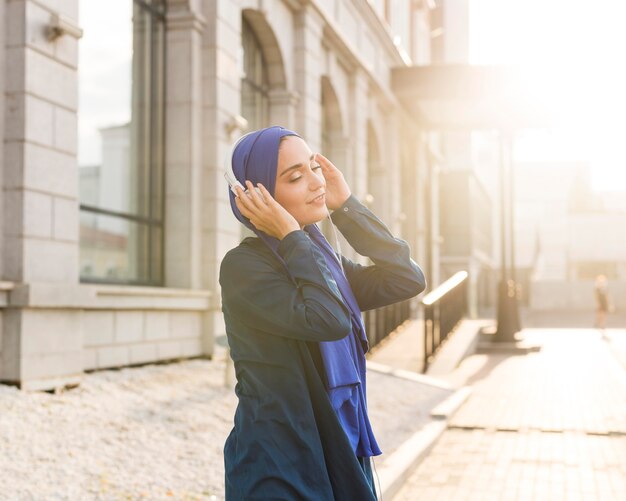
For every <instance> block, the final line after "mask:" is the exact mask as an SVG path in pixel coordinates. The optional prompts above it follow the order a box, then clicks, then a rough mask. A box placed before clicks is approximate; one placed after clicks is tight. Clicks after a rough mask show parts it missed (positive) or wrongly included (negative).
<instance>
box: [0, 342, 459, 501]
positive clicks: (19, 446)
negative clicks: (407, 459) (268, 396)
mask: <svg viewBox="0 0 626 501" xmlns="http://www.w3.org/2000/svg"><path fill="white" fill-rule="evenodd" d="M224 371H225V362H224V352H221V353H220V354H219V355H218V356H216V358H215V359H214V360H212V361H210V360H187V361H183V362H178V363H172V364H167V365H148V366H144V367H139V368H125V369H121V370H109V371H100V372H95V373H92V374H88V375H86V376H85V377H84V379H83V382H82V383H81V385H80V386H79V387H77V388H74V389H72V390H67V391H64V392H60V393H56V394H53V393H45V392H32V393H31V392H22V391H19V390H17V389H16V388H13V387H10V386H5V385H0V499H2V500H5V499H7V500H31V499H32V500H37V501H39V500H44V499H45V500H72V501H74V500H84V499H95V500H119V499H149V500H161V499H167V500H171V499H180V500H196V499H202V500H212V499H214V500H221V499H223V491H224V479H223V475H224V469H223V457H222V448H223V445H224V441H225V439H226V437H227V436H228V433H229V432H230V429H231V428H232V423H233V415H234V410H235V407H236V404H237V399H236V397H235V394H234V392H233V390H232V389H230V388H225V387H224V386H223V381H224ZM449 393H450V392H449V391H446V390H441V389H438V388H432V387H430V386H426V385H422V384H420V383H416V382H414V381H409V380H405V379H399V378H396V377H393V376H389V375H386V374H380V373H375V372H373V371H370V372H369V373H368V399H369V408H370V417H371V420H372V426H373V428H374V432H375V433H376V436H377V438H378V440H379V443H380V446H381V448H382V449H383V452H384V453H385V454H384V455H383V456H382V457H380V458H378V459H377V461H376V462H377V464H378V465H380V464H382V463H384V458H385V457H386V456H388V455H389V454H390V453H391V452H393V450H394V449H395V448H397V447H398V446H399V445H400V444H401V443H402V441H404V440H405V439H406V438H408V437H409V436H410V435H411V434H412V433H413V432H415V431H416V430H417V429H419V428H420V427H421V426H422V425H423V424H424V423H425V422H426V421H427V420H428V412H429V411H430V409H431V408H432V407H433V406H434V405H436V404H437V403H438V402H440V401H441V400H442V399H443V398H445V397H446V396H447V395H449Z"/></svg>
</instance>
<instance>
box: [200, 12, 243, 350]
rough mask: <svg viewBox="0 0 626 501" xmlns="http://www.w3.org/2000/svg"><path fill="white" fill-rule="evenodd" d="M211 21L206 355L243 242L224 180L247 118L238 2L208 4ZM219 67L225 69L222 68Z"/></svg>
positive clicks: (206, 108)
mask: <svg viewBox="0 0 626 501" xmlns="http://www.w3.org/2000/svg"><path fill="white" fill-rule="evenodd" d="M203 14H204V17H205V18H206V20H207V26H206V29H205V30H204V35H203V39H202V67H203V71H202V91H203V97H202V103H203V108H202V110H203V113H202V145H203V151H202V209H201V210H202V215H203V219H202V247H201V248H202V258H201V261H202V288H204V289H208V290H210V291H212V293H213V294H212V300H211V308H210V311H209V312H208V314H207V317H206V329H205V330H206V335H205V353H206V354H212V353H213V349H214V342H215V340H216V339H220V338H223V336H224V335H225V329H224V321H223V316H222V311H221V299H220V292H219V280H218V279H219V267H220V263H221V261H222V258H223V257H224V255H225V254H226V252H228V250H229V249H231V248H233V247H235V246H236V245H237V244H238V243H239V240H240V234H241V230H240V226H241V225H240V223H239V222H238V221H237V220H236V219H235V218H234V217H233V215H232V212H231V208H230V202H229V199H228V185H227V183H226V181H225V180H224V174H223V173H224V169H223V163H224V157H225V155H226V154H227V152H228V151H229V148H230V145H231V143H232V141H233V140H234V138H235V137H236V136H237V135H240V134H241V133H242V132H243V131H242V130H240V129H238V128H237V127H236V122H235V121H234V117H236V116H237V115H241V74H240V72H239V63H240V61H239V50H240V48H241V10H240V8H239V6H238V5H237V3H236V2H234V1H233V0H217V1H210V2H203ZM218 69H219V70H218Z"/></svg>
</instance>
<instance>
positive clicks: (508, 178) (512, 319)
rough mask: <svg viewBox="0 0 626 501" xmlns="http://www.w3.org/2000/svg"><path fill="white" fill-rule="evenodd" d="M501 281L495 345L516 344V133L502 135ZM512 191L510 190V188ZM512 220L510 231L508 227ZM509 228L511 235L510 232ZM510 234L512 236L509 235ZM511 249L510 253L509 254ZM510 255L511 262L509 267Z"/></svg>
mask: <svg viewBox="0 0 626 501" xmlns="http://www.w3.org/2000/svg"><path fill="white" fill-rule="evenodd" d="M499 143H500V246H501V249H500V250H501V252H500V280H499V282H498V310H497V317H496V318H497V322H498V324H497V328H496V334H495V336H494V338H493V341H495V342H506V343H515V342H516V341H517V339H516V338H515V334H516V333H517V332H518V331H519V330H520V319H519V305H518V298H517V284H516V282H515V278H516V276H515V239H514V200H513V195H514V179H513V165H512V164H513V162H512V154H511V151H512V134H511V132H510V131H508V130H502V131H501V132H500V141H499ZM507 188H508V189H507ZM507 219H508V228H507ZM507 229H508V232H507ZM507 233H508V234H507ZM507 247H508V250H509V252H508V253H507ZM507 254H508V255H509V263H508V267H507Z"/></svg>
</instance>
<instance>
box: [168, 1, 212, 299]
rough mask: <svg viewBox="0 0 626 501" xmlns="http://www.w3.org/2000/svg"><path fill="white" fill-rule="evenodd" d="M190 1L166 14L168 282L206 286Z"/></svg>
mask: <svg viewBox="0 0 626 501" xmlns="http://www.w3.org/2000/svg"><path fill="white" fill-rule="evenodd" d="M204 25H205V21H204V17H203V16H202V15H201V14H200V13H199V12H198V11H195V10H193V9H192V7H191V6H190V2H188V1H176V2H173V1H170V4H169V6H168V13H167V62H166V64H167V85H166V90H167V96H166V116H167V121H166V133H165V137H166V148H165V151H166V158H165V178H166V182H165V189H166V193H165V200H166V211H165V257H166V261H165V285H166V286H168V287H183V288H190V289H199V288H201V287H202V272H201V251H202V248H201V239H202V204H201V201H202V191H201V188H202V182H201V180H202V128H201V127H202V52H201V51H202V30H203V28H204Z"/></svg>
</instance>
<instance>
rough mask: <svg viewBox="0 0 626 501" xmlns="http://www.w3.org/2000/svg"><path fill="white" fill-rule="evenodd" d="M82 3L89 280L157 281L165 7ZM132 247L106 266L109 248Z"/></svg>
mask: <svg viewBox="0 0 626 501" xmlns="http://www.w3.org/2000/svg"><path fill="white" fill-rule="evenodd" d="M79 1H80V23H81V26H82V27H83V28H84V36H83V38H82V39H81V45H80V56H79V113H78V114H79V154H78V157H79V158H78V161H79V167H80V170H79V172H80V195H79V196H80V203H81V252H85V253H86V254H85V255H81V278H84V279H87V280H90V279H98V280H109V279H110V280H111V281H118V280H128V281H137V280H139V281H142V282H144V283H155V282H158V281H159V280H161V278H162V277H161V268H162V261H163V256H162V252H163V249H162V230H161V225H162V221H163V218H164V214H163V211H164V208H163V204H164V199H163V177H164V176H163V165H164V155H163V145H164V143H165V141H164V97H165V96H164V80H165V78H164V77H165V20H164V16H163V14H164V10H165V3H164V1H162V0H151V1H145V0H135V1H133V0H109V1H107V2H92V1H89V0H79ZM83 239H85V241H84V242H82V240H83ZM124 239H125V240H124ZM122 240H124V242H125V243H124V244H123V246H122V248H120V249H118V250H117V251H116V252H117V253H116V254H115V253H114V254H115V256H117V257H116V259H114V260H113V261H111V260H110V259H109V261H110V262H108V264H106V265H105V264H103V259H102V255H106V256H108V257H109V258H110V256H111V255H112V252H113V251H112V249H111V248H109V247H107V245H108V246H110V245H113V242H118V243H119V242H120V241H122ZM103 249H105V250H103ZM96 250H97V254H98V258H97V259H96V258H95V257H94V252H96ZM120 256H125V257H124V259H122V258H121V257H120ZM107 259H108V258H107Z"/></svg>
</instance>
